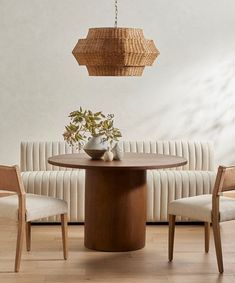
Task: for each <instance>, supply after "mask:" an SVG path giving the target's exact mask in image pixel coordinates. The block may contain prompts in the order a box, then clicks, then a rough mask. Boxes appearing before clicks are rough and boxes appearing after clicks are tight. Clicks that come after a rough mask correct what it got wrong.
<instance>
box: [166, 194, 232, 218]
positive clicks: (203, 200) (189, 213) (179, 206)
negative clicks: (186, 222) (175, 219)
mask: <svg viewBox="0 0 235 283" xmlns="http://www.w3.org/2000/svg"><path fill="white" fill-rule="evenodd" d="M211 212H212V195H200V196H194V197H188V198H182V199H177V200H174V201H172V202H171V203H170V204H169V209H168V213H169V214H172V215H179V216H183V217H189V218H192V219H195V220H200V221H206V222H211ZM233 219H235V199H233V198H229V197H223V196H221V197H220V222H224V221H229V220H233Z"/></svg>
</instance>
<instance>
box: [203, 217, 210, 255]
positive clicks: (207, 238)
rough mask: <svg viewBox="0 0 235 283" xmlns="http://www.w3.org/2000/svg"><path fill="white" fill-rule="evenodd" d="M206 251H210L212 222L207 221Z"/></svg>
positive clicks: (205, 229)
mask: <svg viewBox="0 0 235 283" xmlns="http://www.w3.org/2000/svg"><path fill="white" fill-rule="evenodd" d="M204 231H205V252H206V253H208V252H209V247H210V222H205V228H204Z"/></svg>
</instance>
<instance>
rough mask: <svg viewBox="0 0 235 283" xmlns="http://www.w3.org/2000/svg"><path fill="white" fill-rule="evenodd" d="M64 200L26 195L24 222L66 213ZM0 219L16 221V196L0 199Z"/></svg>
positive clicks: (66, 207)
mask: <svg viewBox="0 0 235 283" xmlns="http://www.w3.org/2000/svg"><path fill="white" fill-rule="evenodd" d="M67 211H68V206H67V203H66V202H65V201H64V200H60V199H56V198H53V197H48V196H41V195H35V194H26V220H27V221H32V220H37V219H41V218H44V217H49V216H54V215H58V214H63V213H67ZM0 218H10V219H12V220H17V219H18V196H17V195H12V196H7V197H2V198H0Z"/></svg>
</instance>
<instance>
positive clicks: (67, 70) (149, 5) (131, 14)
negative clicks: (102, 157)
mask: <svg viewBox="0 0 235 283" xmlns="http://www.w3.org/2000/svg"><path fill="white" fill-rule="evenodd" d="M113 2H114V1H111V0H99V1H98V0H66V1H65V0H20V1H19V0H0V119H1V120H0V133H1V138H0V163H16V162H18V161H19V143H20V141H21V140H58V139H61V134H62V132H63V126H64V125H65V124H66V123H67V122H68V119H67V118H66V116H67V113H69V112H70V111H72V110H75V109H76V108H77V107H78V106H80V105H82V106H84V107H85V108H86V107H87V108H91V109H93V110H103V111H105V112H111V113H114V114H115V115H116V125H117V126H118V127H120V128H121V129H122V131H123V135H124V138H125V139H140V140H147V139H181V138H183V139H197V140H208V139H210V140H214V141H215V142H216V154H217V158H218V160H219V161H220V163H223V164H227V163H232V162H233V163H235V16H234V11H235V1H234V0H223V1H222V0H197V1H196V0H177V1H175V0H145V1H142V0H135V1H133V0H120V1H119V2H120V5H119V6H120V7H119V10H120V11H119V13H120V16H119V24H120V26H130V27H142V28H144V31H145V35H146V37H148V38H152V39H154V40H155V42H156V44H157V46H158V47H159V49H160V51H161V55H160V57H159V59H158V61H157V63H156V64H155V66H154V67H153V68H147V69H146V70H145V73H144V75H143V77H141V78H118V77H116V78H104V77H103V78H102V77H88V76H87V71H86V69H85V67H78V65H77V63H76V61H75V59H74V58H73V56H72V54H71V51H72V49H73V47H74V45H75V44H76V42H77V39H78V38H80V37H85V36H86V33H87V31H88V28H89V27H94V26H97V27H98V26H112V25H113V21H114V20H113V18H114V11H113Z"/></svg>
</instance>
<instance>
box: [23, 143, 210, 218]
mask: <svg viewBox="0 0 235 283" xmlns="http://www.w3.org/2000/svg"><path fill="white" fill-rule="evenodd" d="M120 146H121V148H122V149H123V151H124V152H139V153H141V152H144V153H159V154H170V155H178V156H183V157H185V158H186V159H187V160H188V163H187V165H185V166H183V167H178V168H175V169H174V168H173V169H167V170H149V171H148V173H147V182H148V191H147V221H148V222H164V221H167V220H168V219H167V215H168V204H169V202H171V201H172V200H175V199H179V198H183V197H190V196H196V195H202V194H209V193H211V191H212V189H213V185H214V181H215V172H214V156H213V147H212V144H211V143H209V142H194V141H150V142H139V141H138V142H125V141H124V142H120ZM72 152H77V150H76V149H75V148H71V147H70V146H68V145H67V144H66V143H65V142H22V143H21V171H22V177H23V182H24V185H25V189H26V192H28V193H34V194H39V195H46V196H52V197H56V198H60V199H63V200H65V201H67V202H68V216H69V220H70V222H84V193H85V170H72V169H67V168H62V167H56V166H52V165H50V164H48V162H47V159H48V157H50V156H52V155H57V154H65V153H72ZM178 220H182V221H186V220H187V219H185V218H178ZM41 221H43V222H46V221H47V222H55V221H59V218H56V217H49V218H46V219H42V220H41Z"/></svg>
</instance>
